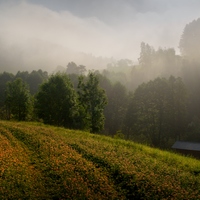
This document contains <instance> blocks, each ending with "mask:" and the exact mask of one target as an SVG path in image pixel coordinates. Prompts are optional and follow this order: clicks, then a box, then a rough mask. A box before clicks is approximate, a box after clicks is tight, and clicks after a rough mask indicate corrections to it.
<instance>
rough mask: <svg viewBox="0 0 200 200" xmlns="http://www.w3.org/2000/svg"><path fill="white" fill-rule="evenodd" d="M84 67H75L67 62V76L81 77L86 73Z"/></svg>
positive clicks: (72, 63)
mask: <svg viewBox="0 0 200 200" xmlns="http://www.w3.org/2000/svg"><path fill="white" fill-rule="evenodd" d="M86 71H87V70H86V67H85V66H84V65H79V66H77V65H76V63H74V62H69V63H68V65H67V70H66V73H67V74H77V75H83V74H85V72H86Z"/></svg>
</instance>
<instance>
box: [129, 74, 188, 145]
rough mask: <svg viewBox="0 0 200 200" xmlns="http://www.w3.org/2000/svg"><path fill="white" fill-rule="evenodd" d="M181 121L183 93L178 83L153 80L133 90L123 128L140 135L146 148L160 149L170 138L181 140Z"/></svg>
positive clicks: (179, 80) (183, 102) (184, 109)
mask: <svg viewBox="0 0 200 200" xmlns="http://www.w3.org/2000/svg"><path fill="white" fill-rule="evenodd" d="M185 117H186V89H185V86H184V84H183V82H182V80H181V79H180V78H177V79H176V78H174V77H170V78H169V79H168V80H167V79H164V78H163V79H161V78H157V79H155V80H153V81H149V82H148V83H143V84H141V85H140V86H139V87H138V88H137V89H136V91H135V93H134V96H133V98H132V100H131V101H130V104H129V107H128V111H127V116H126V120H125V126H126V130H127V131H129V132H133V133H132V134H133V135H144V136H145V137H146V138H147V142H150V144H152V145H154V146H159V147H164V144H167V143H168V141H169V139H170V138H173V139H175V140H176V139H180V138H181V135H183V133H184V124H185Z"/></svg>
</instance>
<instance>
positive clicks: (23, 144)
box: [0, 121, 200, 199]
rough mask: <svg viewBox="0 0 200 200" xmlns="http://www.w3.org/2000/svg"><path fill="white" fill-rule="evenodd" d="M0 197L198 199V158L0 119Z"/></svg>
mask: <svg viewBox="0 0 200 200" xmlns="http://www.w3.org/2000/svg"><path fill="white" fill-rule="evenodd" d="M0 199H200V161H198V160H195V159H192V158H186V157H183V156H179V155H176V154H173V153H170V152H166V151H161V150H158V149H154V148H150V147H147V146H144V145H140V144H136V143H133V142H128V141H123V140H118V139H112V138H109V137H105V136H100V135H95V134H90V133H87V132H81V131H74V130H67V129H64V128H57V127H52V126H46V125H43V124H39V123H26V122H20V123H19V122H6V121H0Z"/></svg>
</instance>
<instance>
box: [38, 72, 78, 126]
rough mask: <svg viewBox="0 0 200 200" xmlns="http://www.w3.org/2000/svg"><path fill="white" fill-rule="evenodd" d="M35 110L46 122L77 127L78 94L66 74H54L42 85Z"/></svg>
mask: <svg viewBox="0 0 200 200" xmlns="http://www.w3.org/2000/svg"><path fill="white" fill-rule="evenodd" d="M35 110H36V114H37V116H38V117H39V118H40V119H42V120H43V121H44V123H47V124H52V125H56V126H64V127H68V128H76V117H77V115H78V103H77V95H76V92H75V90H74V89H73V86H72V84H71V82H70V80H69V78H68V76H67V75H66V74H55V75H52V76H51V77H50V78H49V79H48V80H47V81H46V82H44V83H43V84H42V85H41V86H40V88H39V92H38V93H37V95H36V101H35Z"/></svg>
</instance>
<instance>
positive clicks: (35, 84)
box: [0, 20, 200, 148]
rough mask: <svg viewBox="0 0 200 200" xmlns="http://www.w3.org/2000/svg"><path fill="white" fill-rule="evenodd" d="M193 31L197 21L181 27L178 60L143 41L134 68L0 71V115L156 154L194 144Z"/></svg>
mask: <svg viewBox="0 0 200 200" xmlns="http://www.w3.org/2000/svg"><path fill="white" fill-rule="evenodd" d="M194 25H195V26H194ZM197 27H200V20H196V21H193V22H192V23H191V24H189V25H187V26H186V28H185V29H184V31H183V35H182V37H181V40H180V48H181V51H182V55H176V54H175V50H174V49H173V48H169V49H166V48H165V49H162V48H159V49H158V50H155V49H154V48H153V47H151V46H150V45H149V44H146V43H144V42H142V43H141V53H140V57H139V59H138V61H139V63H138V64H134V63H133V62H132V61H130V60H127V59H124V60H120V61H117V62H115V63H110V64H108V67H107V69H105V70H103V71H101V72H99V71H93V72H89V73H86V72H87V70H86V67H85V66H83V65H76V63H74V62H71V63H68V65H67V67H66V68H64V71H63V68H62V71H63V72H62V73H61V72H58V73H55V74H52V75H48V73H47V72H44V71H42V70H38V71H32V72H31V73H29V72H18V73H17V74H16V75H13V74H11V73H7V72H4V73H1V74H0V109H1V110H0V117H1V119H16V120H34V121H35V120H40V121H43V122H44V123H47V124H52V125H56V126H64V127H66V128H74V129H81V130H88V131H90V132H93V133H103V134H106V135H110V136H118V137H124V138H126V139H133V140H135V141H138V142H144V143H148V144H150V145H153V146H156V147H162V148H163V147H166V148H167V147H170V146H171V144H173V142H174V141H176V140H190V141H196V142H200V104H199V102H200V93H199V88H200V79H199V77H200V59H199V58H200V55H199V56H198V55H197V53H198V52H195V55H194V54H193V53H192V52H193V49H192V47H191V45H190V44H191V43H192V44H195V45H197V46H198V42H197V41H196V42H195V41H194V40H195V39H196V38H197V37H195V38H193V35H194V34H196V35H197V33H198V31H197V30H196V29H197ZM199 30H200V29H199ZM190 40H191V42H190ZM185 41H187V42H185ZM199 46H200V45H199Z"/></svg>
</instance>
